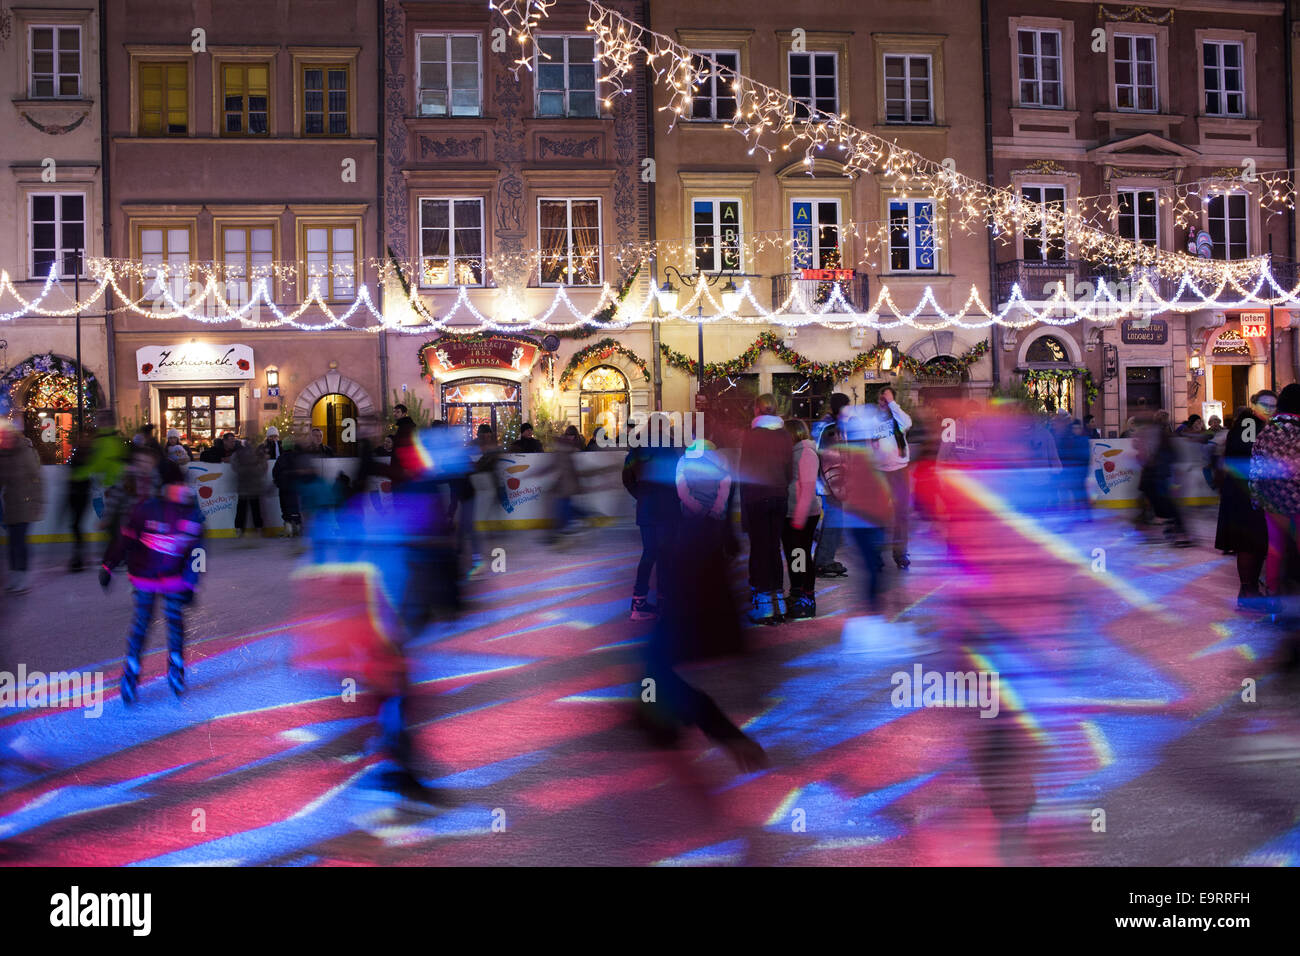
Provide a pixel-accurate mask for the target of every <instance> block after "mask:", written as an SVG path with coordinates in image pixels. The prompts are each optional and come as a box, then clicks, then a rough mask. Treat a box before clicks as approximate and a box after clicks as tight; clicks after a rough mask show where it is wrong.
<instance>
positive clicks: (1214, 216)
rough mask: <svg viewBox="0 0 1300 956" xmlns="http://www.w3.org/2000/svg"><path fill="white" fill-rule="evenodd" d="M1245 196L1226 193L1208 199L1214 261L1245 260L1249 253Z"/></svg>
mask: <svg viewBox="0 0 1300 956" xmlns="http://www.w3.org/2000/svg"><path fill="white" fill-rule="evenodd" d="M1246 207H1247V196H1246V194H1245V193H1237V192H1234V193H1227V194H1226V195H1222V196H1212V197H1210V204H1209V209H1208V212H1209V220H1210V241H1211V242H1212V243H1214V250H1213V253H1212V255H1213V256H1214V258H1215V259H1245V258H1246V257H1247V256H1248V255H1249V254H1250V253H1249V246H1248V244H1247V231H1246Z"/></svg>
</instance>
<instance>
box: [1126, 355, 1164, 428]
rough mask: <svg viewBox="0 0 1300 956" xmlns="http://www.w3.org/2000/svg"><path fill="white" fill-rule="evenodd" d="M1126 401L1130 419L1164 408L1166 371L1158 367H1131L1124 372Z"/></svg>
mask: <svg viewBox="0 0 1300 956" xmlns="http://www.w3.org/2000/svg"><path fill="white" fill-rule="evenodd" d="M1124 401H1125V404H1126V405H1127V406H1128V414H1129V417H1130V418H1132V417H1133V416H1135V415H1142V414H1145V413H1147V412H1155V411H1159V410H1160V409H1162V408H1164V407H1165V389H1164V369H1163V368H1161V367H1160V366H1158V365H1130V366H1129V367H1128V368H1127V369H1125V371H1124Z"/></svg>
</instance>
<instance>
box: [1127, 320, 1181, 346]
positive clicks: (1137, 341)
mask: <svg viewBox="0 0 1300 956" xmlns="http://www.w3.org/2000/svg"><path fill="white" fill-rule="evenodd" d="M1119 340H1120V341H1121V342H1123V343H1124V344H1125V345H1164V344H1165V343H1166V342H1168V341H1169V323H1168V322H1166V321H1165V320H1164V319H1144V320H1142V322H1141V324H1139V323H1138V321H1137V320H1135V319H1125V320H1124V321H1123V322H1121V323H1120V327H1119Z"/></svg>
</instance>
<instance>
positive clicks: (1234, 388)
mask: <svg viewBox="0 0 1300 956" xmlns="http://www.w3.org/2000/svg"><path fill="white" fill-rule="evenodd" d="M1210 369H1211V371H1210V374H1211V383H1212V384H1211V387H1212V389H1213V391H1212V392H1211V393H1210V394H1211V395H1212V396H1213V398H1214V400H1215V401H1216V402H1223V420H1224V421H1225V422H1230V421H1232V416H1233V415H1234V414H1235V413H1236V411H1237V409H1239V408H1241V407H1243V406H1244V405H1245V404H1246V403H1247V402H1248V401H1249V400H1250V366H1249V365H1212V366H1210Z"/></svg>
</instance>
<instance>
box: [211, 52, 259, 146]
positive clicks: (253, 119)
mask: <svg viewBox="0 0 1300 956" xmlns="http://www.w3.org/2000/svg"><path fill="white" fill-rule="evenodd" d="M221 97H222V117H223V119H222V123H221V134H222V135H223V136H266V135H268V134H269V133H270V131H271V127H270V124H269V122H268V116H269V110H270V102H271V65H270V64H269V63H223V64H222V65H221Z"/></svg>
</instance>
